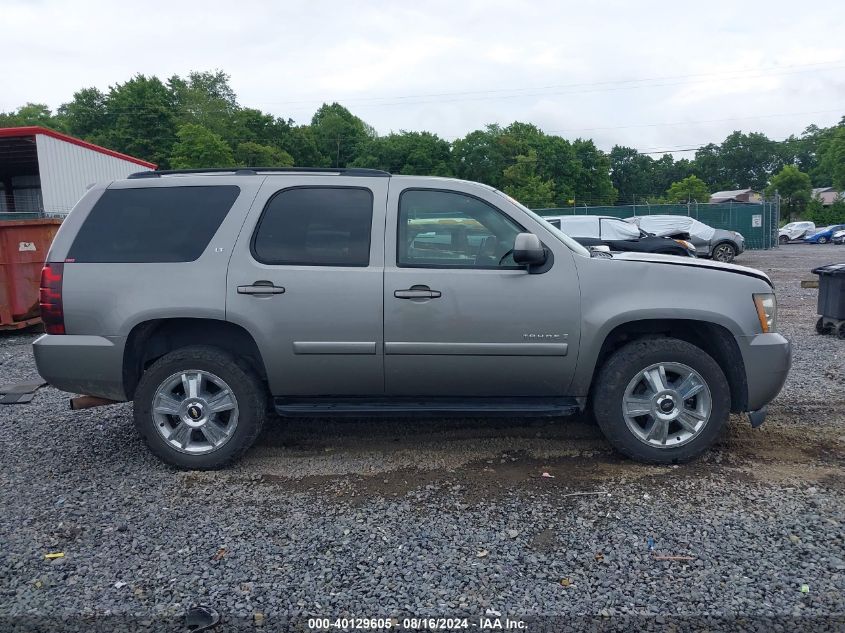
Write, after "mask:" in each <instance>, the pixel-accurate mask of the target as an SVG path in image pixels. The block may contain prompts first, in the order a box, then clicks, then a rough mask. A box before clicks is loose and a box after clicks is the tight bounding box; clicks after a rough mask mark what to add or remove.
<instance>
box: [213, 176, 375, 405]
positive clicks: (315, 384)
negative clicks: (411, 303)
mask: <svg viewBox="0 0 845 633" xmlns="http://www.w3.org/2000/svg"><path fill="white" fill-rule="evenodd" d="M388 181H389V179H388V178H378V177H352V176H329V177H328V178H327V177H326V176H320V177H312V176H293V175H280V176H268V177H267V180H266V181H265V183H264V185H263V186H262V188H261V189H260V191H259V192H258V195H257V197H256V199H255V202H254V204H253V206H252V209H251V211H250V213H249V215H248V217H247V221H246V223H245V225H244V227H243V229H242V230H241V234H240V236H239V238H238V241H237V244H236V245H235V249H234V252H233V253H232V259H231V261H230V263H229V271H228V275H227V300H226V318H227V320H229V321H232V322H234V323H237V324H238V325H241V326H243V327H244V328H246V329H247V331H249V332H250V333H251V334H252V336H253V337H254V338H255V340H256V342H257V344H258V348H259V350H260V351H261V354H262V357H263V360H264V365H265V367H266V368H267V374H268V376H267V377H268V381H269V384H270V391H271V393H272V394H273V395H274V396H317V395H321V396H331V395H381V394H382V393H384V366H383V362H382V353H383V332H382V311H383V308H382V306H383V298H382V275H383V270H384V240H383V231H384V214H385V206H386V198H387V183H388Z"/></svg>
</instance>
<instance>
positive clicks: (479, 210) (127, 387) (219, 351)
mask: <svg viewBox="0 0 845 633" xmlns="http://www.w3.org/2000/svg"><path fill="white" fill-rule="evenodd" d="M596 255H598V254H596ZM41 286H42V288H41V307H42V315H43V319H44V322H45V325H46V330H47V333H46V334H45V335H44V336H41V337H40V338H39V339H37V340H36V341H35V343H34V350H35V359H36V362H37V365H38V370H39V372H40V373H41V375H42V376H43V377H44V378H45V379H46V380H47V381H48V382H49V383H50V384H52V385H54V386H55V387H57V388H59V389H62V390H65V391H69V392H73V393H80V394H87V395H88V396H92V397H89V398H86V399H84V400H85V402H86V403H87V404H88V405H91V404H108V403H110V402H112V401H126V400H133V401H134V405H135V406H134V417H135V424H136V425H137V428H138V430H139V431H140V433H141V435H142V436H143V437H144V439H145V440H146V442H147V444H148V445H149V447H150V449H151V450H152V451H153V452H154V453H155V454H156V455H158V456H159V457H160V458H161V459H163V460H164V461H166V462H168V463H170V464H173V465H176V466H178V467H181V468H191V469H209V468H217V467H220V466H222V465H224V464H226V463H228V462H230V461H231V460H233V459H235V458H237V457H238V456H240V455H241V454H242V453H243V452H244V451H245V450H247V448H249V446H250V445H251V444H252V443H253V441H254V440H255V438H256V437H257V436H258V434H259V432H260V431H261V428H262V425H263V423H264V421H265V418H266V417H267V415H268V414H269V413H271V412H273V411H274V412H275V413H277V414H279V415H281V416H297V417H301V416H317V417H321V416H329V415H346V416H372V415H389V416H405V415H418V414H420V415H434V416H445V415H457V416H469V415H475V416H478V415H481V416H495V415H499V416H501V415H505V416H511V415H513V416H517V415H518V416H526V415H541V416H557V415H566V414H571V413H575V412H578V411H580V410H584V409H588V410H589V411H591V412H592V414H593V415H594V416H595V419H596V421H597V422H598V424H599V426H600V427H601V429H602V431H603V432H604V434H605V435H606V437H607V439H608V440H609V441H610V443H611V444H613V446H615V447H616V448H617V449H618V450H619V451H621V452H622V453H624V454H625V455H628V456H629V457H631V458H634V459H637V460H642V461H647V462H658V463H671V462H678V461H683V460H687V459H690V458H692V457H694V456H696V455H698V454H699V453H701V452H702V451H704V450H705V449H706V448H707V447H708V446H709V445H710V444H711V443H712V442H713V441H714V440H715V439H716V437H717V436H718V435H719V433H720V431H721V430H722V428H723V426H724V425H725V422H726V420H727V418H728V414H729V412H731V411H734V412H740V411H748V412H750V418H751V423H752V424H753V425H754V426H757V425H759V424H760V423H761V422H762V421H763V418H764V416H765V405H766V404H767V403H768V402H769V401H770V400H772V398H774V397H775V396H776V395H777V393H778V392H779V391H780V389H781V386H782V385H783V383H784V380H785V379H786V375H787V372H788V370H789V365H790V357H791V352H790V344H789V342H788V341H787V340H786V339H784V338H783V337H782V336H781V335H780V334H778V333H777V332H776V327H777V326H776V303H775V296H774V294H773V289H772V284H771V281H770V280H769V278H768V277H767V276H766V275H765V274H763V273H762V272H760V271H757V270H752V269H750V268H743V267H739V266H733V265H728V264H720V263H717V262H707V261H699V260H695V259H689V258H680V257H673V256H667V255H653V254H643V253H623V254H619V255H613V256H610V255H608V254H607V253H602V254H601V256H600V257H599V256H592V257H591V253H590V251H588V250H587V249H585V248H584V247H583V246H581V245H579V244H578V243H577V242H575V241H574V240H572V239H571V238H569V237H568V236H567V235H565V234H564V233H562V232H560V231H559V230H557V229H556V228H554V227H552V226H551V225H550V224H548V223H547V222H545V221H544V220H543V219H542V218H540V217H539V216H537V215H535V214H534V213H533V212H531V211H530V210H528V209H526V208H525V207H524V206H522V205H521V204H519V203H518V202H517V201H515V200H513V199H512V198H510V197H508V196H507V195H505V194H503V193H501V192H500V191H497V190H495V189H493V188H492V187H488V186H486V185H482V184H479V183H473V182H464V181H460V180H452V179H447V178H430V177H416V176H391V175H390V174H388V173H385V172H379V171H374V170H365V169H346V170H342V169H336V170H318V169H289V170H282V169H275V170H270V169H244V170H238V171H232V170H228V171H222V170H208V171H205V172H202V173H196V172H163V171H162V172H145V173H141V174H137V175H135V176H134V177H130V178H128V179H126V180H121V181H115V182H112V183H110V184H105V185H98V186H95V187H93V188H92V189H91V190H90V191H89V192H88V193H87V194H86V195H85V196H84V198H83V199H82V200H81V201H80V202H79V203H78V204H77V205H76V207H75V208H74V209H73V211H72V212H71V213H70V215H69V216H68V217H67V219H66V220H65V222H64V223H63V224H62V227H61V229H60V231H59V233H58V235H57V236H56V239H55V241H54V242H53V245H52V248H51V249H50V252H49V255H48V258H47V264H46V265H45V268H44V271H43V274H42V281H41ZM690 288H695V289H696V292H694V293H691V292H689V289H690ZM77 403H78V404H79V403H80V401H79V399H77Z"/></svg>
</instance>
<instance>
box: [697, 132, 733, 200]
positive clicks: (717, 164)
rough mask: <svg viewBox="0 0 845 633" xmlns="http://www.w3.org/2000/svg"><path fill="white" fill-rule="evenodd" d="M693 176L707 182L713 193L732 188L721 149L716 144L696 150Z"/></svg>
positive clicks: (709, 144)
mask: <svg viewBox="0 0 845 633" xmlns="http://www.w3.org/2000/svg"><path fill="white" fill-rule="evenodd" d="M692 174H694V175H696V176H698V177H699V178H700V179H701V180H703V181H704V182H706V183H707V185H708V186H709V187H710V189H711V191H718V190H722V189H731V188H732V187H731V183H729V182H728V181H727V180H726V176H725V168H724V165H723V163H722V156H721V148H720V147H719V145H717V144H716V143H708V144H707V145H705V146H704V147H700V148H699V149H697V150H696V152H695V159H694V160H693V162H692ZM692 174H691V175H692Z"/></svg>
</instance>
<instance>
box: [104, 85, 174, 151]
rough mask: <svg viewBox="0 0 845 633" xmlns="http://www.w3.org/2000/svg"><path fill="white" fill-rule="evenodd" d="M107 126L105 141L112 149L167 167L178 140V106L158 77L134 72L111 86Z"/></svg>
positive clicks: (107, 99) (107, 106)
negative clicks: (131, 75) (119, 82)
mask: <svg viewBox="0 0 845 633" xmlns="http://www.w3.org/2000/svg"><path fill="white" fill-rule="evenodd" d="M106 116H107V120H108V128H107V130H106V131H105V132H104V133H103V135H102V142H103V144H104V145H106V146H107V147H109V148H111V149H116V150H118V151H120V152H124V153H126V154H129V155H130V156H137V157H138V158H143V159H145V160H149V161H152V162H154V163H157V164H158V165H159V167H167V166H168V160H169V157H170V155H171V153H172V149H173V144H174V142H175V140H176V109H175V107H174V104H173V101H172V97H171V94H170V91H169V90H168V89H167V87H166V86H165V85H164V84H163V83H162V82H161V80H160V79H158V77H145V76H144V75H135V76H134V77H133V78H132V79H130V80H129V81H127V82H126V83H124V84H116V85H114V86H112V87H111V88H109V92H108V95H107V96H106Z"/></svg>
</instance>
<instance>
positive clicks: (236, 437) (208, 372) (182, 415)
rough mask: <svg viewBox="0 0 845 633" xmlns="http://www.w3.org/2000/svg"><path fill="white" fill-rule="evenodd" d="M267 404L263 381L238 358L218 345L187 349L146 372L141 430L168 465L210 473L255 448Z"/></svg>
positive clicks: (139, 397) (140, 397) (138, 396)
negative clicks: (253, 445) (250, 448)
mask: <svg viewBox="0 0 845 633" xmlns="http://www.w3.org/2000/svg"><path fill="white" fill-rule="evenodd" d="M266 403H267V397H266V392H265V389H264V386H263V384H262V382H261V381H260V380H259V379H258V377H257V376H256V375H255V374H254V372H253V371H252V370H251V369H250V368H249V367H248V366H246V365H242V364H239V362H238V360H237V359H236V358H235V357H234V356H232V355H231V354H228V353H226V352H224V351H222V350H219V349H217V348H214V347H205V346H196V347H186V348H182V349H178V350H176V351H173V352H170V353H169V354H166V355H165V356H163V357H161V358H160V359H158V360H157V361H156V362H155V363H153V365H152V366H151V367H150V368H149V369H148V370H147V371H146V372H144V375H143V376H142V377H141V381H140V383H139V384H138V388H137V389H136V391H135V426H136V427H137V429H138V431H139V432H140V433H141V436H142V437H143V438H144V441H145V442H146V443H147V446H149V448H150V450H151V451H152V452H153V453H155V455H157V456H158V457H159V458H161V459H162V460H163V461H165V462H167V463H168V464H171V465H173V466H176V467H178V468H183V469H191V470H209V469H214V468H220V467H221V466H225V465H226V464H228V463H229V462H231V461H232V460H234V459H236V458H238V457H240V456H241V455H242V454H243V453H244V452H245V451H246V450H247V449H248V448H249V447H250V446H252V444H253V442H254V441H255V438H256V437H258V434H259V433H260V432H261V427H262V426H263V424H264V418H265V411H266Z"/></svg>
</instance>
